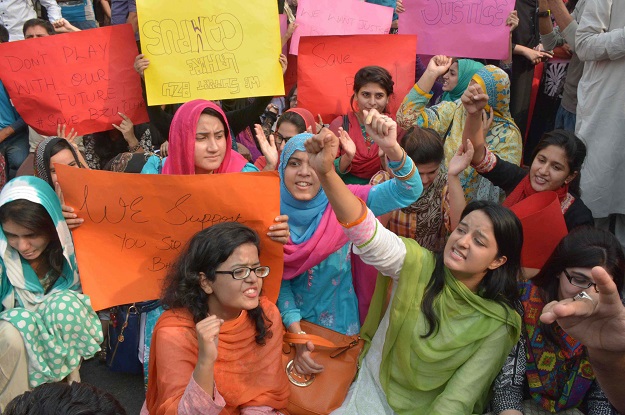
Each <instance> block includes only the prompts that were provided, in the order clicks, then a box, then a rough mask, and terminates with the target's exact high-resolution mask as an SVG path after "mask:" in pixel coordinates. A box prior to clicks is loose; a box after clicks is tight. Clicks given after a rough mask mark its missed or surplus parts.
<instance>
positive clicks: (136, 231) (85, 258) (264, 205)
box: [55, 164, 283, 310]
mask: <svg viewBox="0 0 625 415" xmlns="http://www.w3.org/2000/svg"><path fill="white" fill-rule="evenodd" d="M55 167H56V172H57V175H58V178H59V183H60V185H61V189H62V190H63V196H64V199H65V204H67V205H69V206H72V207H73V208H74V209H75V211H76V213H77V214H78V216H79V217H81V218H84V220H85V222H84V223H83V224H82V225H81V226H80V227H79V228H77V229H76V230H74V231H73V232H72V234H73V237H74V244H75V246H76V257H77V260H78V269H79V270H80V280H81V282H82V287H83V291H84V292H85V294H88V295H89V296H90V297H91V302H92V305H93V308H94V309H96V310H101V309H103V308H106V307H111V306H113V305H118V304H126V303H133V302H135V301H145V300H151V299H155V298H158V297H159V296H160V292H161V288H162V281H163V279H164V278H165V275H166V273H167V271H168V269H169V268H170V267H171V266H172V265H173V263H174V261H175V260H176V258H177V256H178V255H179V254H180V252H182V250H183V248H184V246H185V244H186V242H187V241H188V240H189V239H190V238H191V237H192V236H193V235H194V234H195V233H197V232H199V231H201V230H202V229H204V228H207V227H209V226H212V225H214V224H217V223H221V222H228V221H236V222H240V223H244V224H245V225H247V226H249V227H251V228H252V229H254V230H255V231H256V232H258V234H259V235H260V238H261V257H260V258H261V263H262V264H263V265H268V266H269V267H271V272H270V274H269V276H268V277H267V278H265V280H264V282H263V291H264V293H265V295H267V296H268V297H269V298H270V299H271V300H272V301H274V302H275V301H276V299H277V298H278V292H279V290H280V282H281V280H282V266H283V250H282V245H281V244H279V243H277V242H274V241H272V240H270V239H269V237H267V232H268V228H269V226H270V225H272V224H273V223H274V219H275V218H276V216H278V215H279V214H280V213H279V212H280V190H279V189H280V186H279V179H278V175H277V174H276V173H275V172H269V173H230V174H216V175H204V174H203V175H197V176H174V175H171V176H170V175H149V174H130V173H112V172H105V171H97V170H86V169H77V168H75V167H68V166H63V165H58V164H56V165H55Z"/></svg>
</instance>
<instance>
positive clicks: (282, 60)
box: [278, 53, 289, 75]
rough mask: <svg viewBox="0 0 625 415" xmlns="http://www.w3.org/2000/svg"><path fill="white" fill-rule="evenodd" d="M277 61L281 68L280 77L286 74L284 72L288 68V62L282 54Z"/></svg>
mask: <svg viewBox="0 0 625 415" xmlns="http://www.w3.org/2000/svg"><path fill="white" fill-rule="evenodd" d="M278 59H279V61H280V66H282V75H284V74H285V73H286V70H287V68H288V66H289V62H288V60H287V59H286V55H284V54H282V53H281V54H280V58H278Z"/></svg>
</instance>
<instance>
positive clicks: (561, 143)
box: [462, 85, 593, 230]
mask: <svg viewBox="0 0 625 415" xmlns="http://www.w3.org/2000/svg"><path fill="white" fill-rule="evenodd" d="M488 101H489V97H488V96H487V95H486V94H484V92H483V90H482V87H481V86H480V85H472V86H469V88H467V90H466V92H465V94H464V95H463V96H462V104H463V105H464V107H465V109H466V112H467V118H466V124H465V130H464V134H465V137H466V138H470V139H471V141H472V142H473V146H474V148H475V153H474V155H473V162H472V166H473V167H474V168H475V170H476V171H477V172H478V173H480V174H481V175H482V176H483V177H484V178H486V179H488V180H490V181H491V182H493V184H495V185H496V186H499V187H500V188H502V189H503V190H504V191H505V192H506V194H507V195H508V196H507V197H506V200H505V201H504V206H507V207H512V206H514V205H515V204H517V203H519V202H520V201H522V200H524V199H525V198H527V197H529V196H531V195H533V194H535V193H538V192H545V191H552V192H556V193H557V195H558V200H559V201H560V207H561V209H562V214H563V215H564V220H565V222H566V225H567V228H568V229H569V230H571V229H573V228H575V227H577V226H581V225H592V224H593V219H592V214H591V213H590V210H589V209H588V208H587V207H586V205H585V204H584V202H583V201H582V199H580V190H579V180H580V178H579V176H580V171H581V169H582V164H583V163H584V159H585V158H586V146H585V145H584V143H582V141H581V140H580V139H579V138H577V137H576V136H575V134H573V133H572V132H569V131H565V130H554V131H552V132H550V133H547V134H545V135H544V136H543V138H542V139H541V140H540V142H539V143H538V145H537V146H536V148H535V149H534V154H533V156H532V164H531V166H530V169H529V172H528V171H527V170H525V169H523V168H521V167H519V166H517V165H515V164H513V163H510V162H507V161H505V160H502V159H501V158H500V157H499V156H497V155H495V154H494V153H493V152H491V151H490V150H489V149H488V147H487V146H486V143H485V142H484V134H483V131H482V122H481V114H482V110H483V108H484V106H485V105H486V102H488Z"/></svg>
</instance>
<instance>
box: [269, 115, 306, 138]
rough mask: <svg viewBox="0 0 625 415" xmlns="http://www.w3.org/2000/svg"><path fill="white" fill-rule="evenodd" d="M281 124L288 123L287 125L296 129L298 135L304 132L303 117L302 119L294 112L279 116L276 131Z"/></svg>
mask: <svg viewBox="0 0 625 415" xmlns="http://www.w3.org/2000/svg"><path fill="white" fill-rule="evenodd" d="M283 122H288V123H291V124H293V125H294V126H295V128H297V132H298V134H301V133H305V132H306V121H305V120H304V117H302V116H301V115H299V114H298V113H296V112H293V111H290V112H285V113H283V114H282V115H281V116H280V118H278V121H277V122H276V129H278V128H280V125H281V124H282V123H283Z"/></svg>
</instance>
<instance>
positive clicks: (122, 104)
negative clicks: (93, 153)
mask: <svg viewBox="0 0 625 415" xmlns="http://www.w3.org/2000/svg"><path fill="white" fill-rule="evenodd" d="M138 53H139V52H138V51H137V44H136V43H135V37H134V34H133V32H132V28H131V26H130V25H119V26H108V27H103V28H100V29H90V30H86V31H80V32H74V33H67V34H62V35H55V36H46V37H42V38H35V39H27V40H20V41H17V42H10V43H2V44H0V79H2V83H3V84H4V87H5V88H6V90H7V91H8V93H9V96H10V97H11V100H12V102H13V105H15V108H16V109H17V111H18V112H19V114H20V115H21V116H22V118H23V119H24V121H26V123H27V124H28V125H30V126H31V127H32V128H34V129H35V130H37V132H39V133H41V134H44V135H56V133H57V124H67V126H68V127H69V128H73V129H74V130H76V131H77V132H78V134H79V135H84V134H89V133H94V132H98V131H105V130H110V129H112V128H113V127H112V125H111V124H118V125H119V123H121V121H122V119H121V117H120V116H119V114H118V113H119V112H121V113H123V114H126V115H127V116H128V117H129V118H130V119H131V120H132V122H133V123H135V124H139V123H143V122H147V121H148V115H147V112H146V108H145V102H144V100H143V95H142V91H141V79H140V78H139V75H138V74H137V73H136V72H135V71H134V70H133V64H134V60H135V57H136V56H137V54H138Z"/></svg>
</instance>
